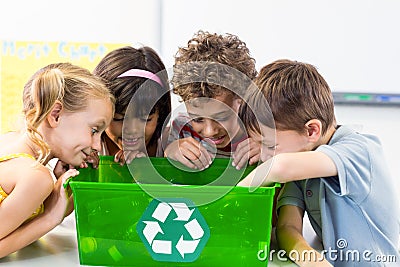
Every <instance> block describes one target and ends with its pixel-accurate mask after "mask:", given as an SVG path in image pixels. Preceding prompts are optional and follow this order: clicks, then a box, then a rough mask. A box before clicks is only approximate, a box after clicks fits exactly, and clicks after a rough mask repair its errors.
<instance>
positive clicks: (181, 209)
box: [169, 203, 194, 222]
mask: <svg viewBox="0 0 400 267" xmlns="http://www.w3.org/2000/svg"><path fill="white" fill-rule="evenodd" d="M169 204H170V205H171V206H172V208H173V209H174V211H175V213H176V215H177V217H176V218H175V219H174V220H176V221H185V222H187V221H188V220H189V219H190V216H192V213H193V211H194V209H189V208H188V206H187V205H186V204H185V203H169Z"/></svg>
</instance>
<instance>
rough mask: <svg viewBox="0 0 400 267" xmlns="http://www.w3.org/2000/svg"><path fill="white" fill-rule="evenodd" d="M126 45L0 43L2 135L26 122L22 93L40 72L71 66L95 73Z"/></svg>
mask: <svg viewBox="0 0 400 267" xmlns="http://www.w3.org/2000/svg"><path fill="white" fill-rule="evenodd" d="M126 45H129V44H122V43H119V44H118V43H78V42H65V41H61V42H39V41H35V42H28V41H8V40H3V41H0V132H1V133H4V132H7V131H10V130H16V129H18V128H19V127H20V126H21V122H22V113H21V111H22V91H23V88H24V85H25V83H26V82H27V81H28V79H29V78H30V77H31V76H32V75H33V74H34V73H35V72H36V71H37V70H39V69H40V68H42V67H44V66H46V65H48V64H51V63H57V62H70V63H72V64H75V65H79V66H82V67H85V68H87V69H88V70H89V71H93V69H94V68H95V66H96V65H97V64H98V63H99V61H100V60H101V59H102V58H103V57H104V56H105V55H106V54H107V53H108V52H110V51H112V50H114V49H116V48H119V47H122V46H126Z"/></svg>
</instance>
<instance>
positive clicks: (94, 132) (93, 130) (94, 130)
mask: <svg viewBox="0 0 400 267" xmlns="http://www.w3.org/2000/svg"><path fill="white" fill-rule="evenodd" d="M91 132H92V135H95V134H96V133H98V132H99V130H97V129H96V128H92V131H91Z"/></svg>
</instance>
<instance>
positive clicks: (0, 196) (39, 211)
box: [0, 153, 44, 220]
mask: <svg viewBox="0 0 400 267" xmlns="http://www.w3.org/2000/svg"><path fill="white" fill-rule="evenodd" d="M22 157H23V158H31V159H33V160H36V159H35V158H34V157H33V156H32V155H29V154H27V153H14V154H10V155H6V156H2V157H0V162H3V161H7V160H10V159H15V158H22ZM6 197H8V194H7V193H6V192H4V190H3V188H2V187H1V185H0V204H1V202H3V200H4V199H5V198H6ZM43 212H44V205H43V203H42V204H40V206H39V207H38V208H37V209H36V211H35V212H34V213H33V214H32V215H31V216H30V217H29V218H28V220H30V219H32V218H34V217H36V216H37V215H39V214H42V213H43Z"/></svg>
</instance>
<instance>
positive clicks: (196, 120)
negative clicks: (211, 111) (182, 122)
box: [192, 118, 203, 123]
mask: <svg viewBox="0 0 400 267" xmlns="http://www.w3.org/2000/svg"><path fill="white" fill-rule="evenodd" d="M192 121H194V122H197V123H200V122H203V118H194V119H192Z"/></svg>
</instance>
